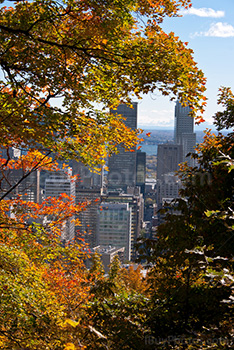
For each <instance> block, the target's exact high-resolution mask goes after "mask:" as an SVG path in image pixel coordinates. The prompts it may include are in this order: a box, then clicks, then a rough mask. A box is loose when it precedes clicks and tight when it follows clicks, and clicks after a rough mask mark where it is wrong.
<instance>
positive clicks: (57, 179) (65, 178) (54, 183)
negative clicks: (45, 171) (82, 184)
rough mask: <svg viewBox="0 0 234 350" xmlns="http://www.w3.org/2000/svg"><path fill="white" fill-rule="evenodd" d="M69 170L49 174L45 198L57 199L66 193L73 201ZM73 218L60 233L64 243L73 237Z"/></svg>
mask: <svg viewBox="0 0 234 350" xmlns="http://www.w3.org/2000/svg"><path fill="white" fill-rule="evenodd" d="M71 175H72V170H71V168H69V169H66V171H62V170H61V171H57V172H55V173H51V174H50V175H49V177H48V178H46V179H45V197H55V198H58V197H59V196H60V195H61V194H62V193H66V194H67V195H68V196H73V197H74V201H75V182H74V181H73V179H72V178H71ZM73 219H74V217H71V218H70V219H68V220H67V222H66V225H65V227H64V230H63V233H62V237H61V238H62V240H63V241H65V242H68V241H71V240H72V239H73V238H74V237H75V224H74V222H73V221H74V220H73Z"/></svg>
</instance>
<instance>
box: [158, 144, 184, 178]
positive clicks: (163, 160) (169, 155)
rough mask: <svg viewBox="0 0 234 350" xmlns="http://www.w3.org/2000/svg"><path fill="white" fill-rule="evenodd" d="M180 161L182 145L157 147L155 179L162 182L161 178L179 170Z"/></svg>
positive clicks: (181, 159) (181, 158)
mask: <svg viewBox="0 0 234 350" xmlns="http://www.w3.org/2000/svg"><path fill="white" fill-rule="evenodd" d="M182 161H183V149H182V145H176V144H171V143H165V144H162V145H158V155H157V179H158V180H162V177H163V176H164V175H165V174H168V173H171V172H172V171H177V170H179V164H180V163H181V162H182Z"/></svg>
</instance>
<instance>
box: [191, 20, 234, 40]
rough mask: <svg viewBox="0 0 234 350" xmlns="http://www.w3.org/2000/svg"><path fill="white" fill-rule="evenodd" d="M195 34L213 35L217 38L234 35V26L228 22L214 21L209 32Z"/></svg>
mask: <svg viewBox="0 0 234 350" xmlns="http://www.w3.org/2000/svg"><path fill="white" fill-rule="evenodd" d="M193 36H212V37H217V38H231V37H234V27H233V26H232V25H231V24H228V23H222V22H217V23H212V24H211V26H210V29H209V30H208V31H207V32H200V33H198V32H197V33H195V34H194V35H193Z"/></svg>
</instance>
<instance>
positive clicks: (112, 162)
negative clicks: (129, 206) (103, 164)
mask: <svg viewBox="0 0 234 350" xmlns="http://www.w3.org/2000/svg"><path fill="white" fill-rule="evenodd" d="M111 112H112V113H113V114H117V115H121V116H123V118H124V119H125V120H124V123H125V125H126V126H128V127H129V128H131V129H136V128H137V102H133V103H132V106H131V107H130V106H127V105H126V104H121V105H119V106H118V108H117V109H116V110H111ZM118 152H119V153H118V154H113V155H112V156H111V157H110V158H109V162H108V168H109V172H108V175H107V179H108V189H122V190H124V191H126V189H127V187H129V186H130V187H134V186H136V152H130V151H125V149H124V148H123V147H120V146H119V147H118Z"/></svg>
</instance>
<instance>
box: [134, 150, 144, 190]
mask: <svg viewBox="0 0 234 350" xmlns="http://www.w3.org/2000/svg"><path fill="white" fill-rule="evenodd" d="M145 178H146V153H145V152H141V151H137V154H136V186H138V187H140V189H141V193H145Z"/></svg>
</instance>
